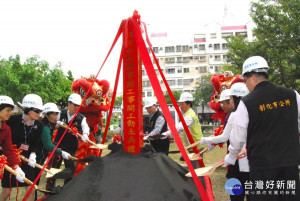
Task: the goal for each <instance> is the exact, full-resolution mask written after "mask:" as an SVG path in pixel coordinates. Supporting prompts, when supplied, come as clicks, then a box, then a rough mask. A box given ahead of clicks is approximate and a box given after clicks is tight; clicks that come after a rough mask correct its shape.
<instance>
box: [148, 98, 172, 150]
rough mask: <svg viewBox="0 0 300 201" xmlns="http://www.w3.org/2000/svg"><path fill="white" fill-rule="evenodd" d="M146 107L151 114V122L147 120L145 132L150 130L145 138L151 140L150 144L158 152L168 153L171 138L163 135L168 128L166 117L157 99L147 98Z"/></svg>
mask: <svg viewBox="0 0 300 201" xmlns="http://www.w3.org/2000/svg"><path fill="white" fill-rule="evenodd" d="M144 107H145V108H146V110H147V112H148V114H149V115H150V117H149V122H146V123H147V125H145V128H146V130H145V132H148V134H147V136H145V137H144V140H150V144H151V145H152V146H153V148H154V150H155V151H156V152H163V153H165V154H167V155H168V152H169V147H170V141H169V138H168V137H162V136H161V134H162V133H163V132H165V131H167V129H168V126H167V122H166V119H165V117H164V115H163V114H162V112H161V111H159V109H158V108H157V104H156V100H154V99H152V98H147V99H146V101H145V106H144Z"/></svg>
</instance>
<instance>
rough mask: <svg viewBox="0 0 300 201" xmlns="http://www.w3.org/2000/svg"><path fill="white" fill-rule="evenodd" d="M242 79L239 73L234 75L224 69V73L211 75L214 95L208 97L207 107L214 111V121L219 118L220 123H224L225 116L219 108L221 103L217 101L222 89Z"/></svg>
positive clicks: (228, 87)
mask: <svg viewBox="0 0 300 201" xmlns="http://www.w3.org/2000/svg"><path fill="white" fill-rule="evenodd" d="M243 81H244V80H242V79H240V75H236V76H235V77H234V75H233V73H232V72H231V71H225V73H224V74H221V75H216V74H214V75H213V76H212V77H211V83H212V85H213V87H214V95H213V96H212V97H211V99H210V102H209V107H210V108H211V109H212V110H214V111H215V112H216V113H215V114H214V115H212V118H213V119H214V120H215V121H217V120H218V119H220V120H221V122H222V124H224V121H225V117H226V114H225V113H224V112H223V110H222V108H221V104H220V103H219V102H218V100H219V98H220V94H221V92H222V91H223V90H224V89H230V87H231V85H233V84H234V83H236V82H243Z"/></svg>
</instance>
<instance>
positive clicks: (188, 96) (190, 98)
mask: <svg viewBox="0 0 300 201" xmlns="http://www.w3.org/2000/svg"><path fill="white" fill-rule="evenodd" d="M193 100H194V98H193V95H192V94H191V93H189V92H183V93H182V94H181V96H180V98H179V100H178V102H179V103H180V102H185V101H193Z"/></svg>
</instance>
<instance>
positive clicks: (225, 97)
mask: <svg viewBox="0 0 300 201" xmlns="http://www.w3.org/2000/svg"><path fill="white" fill-rule="evenodd" d="M224 100H230V89H225V90H223V91H222V92H221V95H220V99H219V100H218V102H221V101H224Z"/></svg>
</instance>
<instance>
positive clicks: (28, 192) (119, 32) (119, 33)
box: [23, 27, 121, 201]
mask: <svg viewBox="0 0 300 201" xmlns="http://www.w3.org/2000/svg"><path fill="white" fill-rule="evenodd" d="M120 35H121V27H120V28H119V31H118V33H117V36H116V38H115V40H114V42H113V45H112V47H111V48H110V50H109V52H108V54H107V56H106V57H105V59H104V61H103V63H102V65H101V67H100V69H99V71H98V73H97V75H96V76H95V79H94V80H93V82H92V84H91V85H90V87H89V89H88V91H87V92H86V95H85V97H84V98H83V100H82V103H83V102H84V101H85V100H86V98H87V96H88V94H89V92H90V90H91V88H92V86H93V84H94V83H95V81H96V78H97V77H98V75H99V73H100V71H101V69H102V68H103V66H104V64H105V62H106V60H107V58H108V56H109V55H110V53H111V51H112V49H113V47H114V45H115V44H116V42H117V40H118V38H119V36H120ZM81 106H82V104H81V105H80V106H79V107H78V109H77V111H76V112H75V114H74V116H73V118H72V119H71V121H70V123H69V125H68V126H67V128H66V130H65V132H64V133H63V134H62V136H61V138H60V139H59V141H58V143H57V144H56V146H55V148H54V149H53V151H52V152H51V154H50V157H49V158H48V159H47V161H46V163H45V164H44V166H43V168H42V169H41V171H40V173H39V174H38V176H37V177H36V179H35V180H34V182H33V183H32V185H31V187H30V189H29V190H28V191H27V193H26V195H25V196H24V198H23V201H26V200H27V198H28V196H29V195H30V193H31V191H32V189H33V188H34V186H35V184H36V183H37V181H38V180H39V178H40V177H41V175H42V173H43V171H44V169H45V168H46V166H47V165H48V163H49V161H50V159H51V158H52V157H53V155H54V153H55V151H56V149H57V147H58V146H59V144H60V143H61V141H62V139H63V137H64V136H65V134H66V133H67V131H68V129H69V127H70V125H72V123H73V121H74V119H75V117H76V115H77V114H78V112H79V110H80V108H81Z"/></svg>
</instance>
